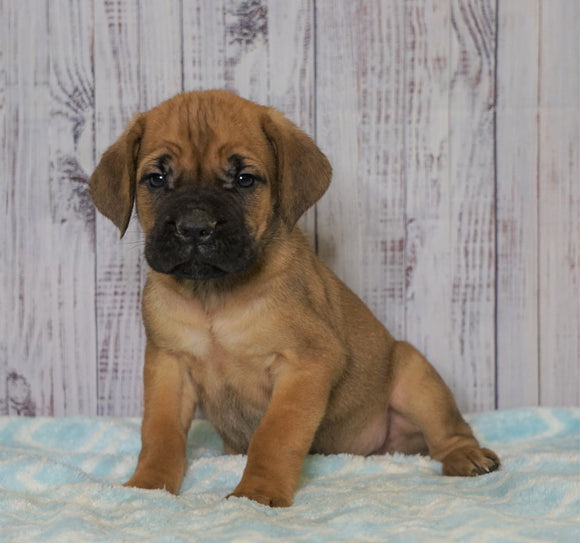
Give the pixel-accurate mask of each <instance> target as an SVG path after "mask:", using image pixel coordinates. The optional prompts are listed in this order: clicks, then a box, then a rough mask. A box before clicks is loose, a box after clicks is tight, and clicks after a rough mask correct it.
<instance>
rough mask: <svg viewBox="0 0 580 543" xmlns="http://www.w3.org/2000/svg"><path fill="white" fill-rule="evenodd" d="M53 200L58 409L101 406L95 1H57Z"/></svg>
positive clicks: (53, 14)
mask: <svg viewBox="0 0 580 543" xmlns="http://www.w3.org/2000/svg"><path fill="white" fill-rule="evenodd" d="M48 9H49V12H48V21H49V34H50V41H49V50H50V99H51V103H50V124H49V130H48V144H49V153H50V170H49V171H50V185H49V200H48V201H45V202H42V201H40V202H39V203H40V204H41V205H42V204H43V203H44V205H47V206H48V205H50V208H51V212H52V225H53V226H52V228H50V230H49V232H50V238H51V239H50V245H51V251H52V258H51V261H50V273H49V274H47V280H48V281H50V285H49V286H48V289H49V291H50V292H51V294H52V296H51V300H50V301H51V303H50V306H49V307H48V308H47V309H48V311H49V312H50V319H51V322H52V323H53V334H54V337H55V341H57V345H58V350H57V352H55V353H54V356H53V358H52V359H50V360H47V363H49V364H50V365H51V369H52V375H51V379H52V383H53V389H54V391H53V399H52V414H53V415H56V416H63V415H72V414H75V415H78V414H91V415H95V414H96V413H97V409H96V405H97V402H96V392H97V383H96V347H97V345H96V332H95V330H96V323H95V308H94V306H95V282H94V279H95V273H94V270H95V257H94V240H95V232H94V226H95V212H94V209H93V206H92V204H91V202H90V198H89V195H88V179H89V176H90V173H91V169H92V162H93V155H94V125H93V116H94V80H93V64H92V56H91V53H92V29H93V26H92V23H93V21H92V4H91V3H90V2H86V1H82V0H76V1H74V2H67V3H65V2H50V3H49V5H48Z"/></svg>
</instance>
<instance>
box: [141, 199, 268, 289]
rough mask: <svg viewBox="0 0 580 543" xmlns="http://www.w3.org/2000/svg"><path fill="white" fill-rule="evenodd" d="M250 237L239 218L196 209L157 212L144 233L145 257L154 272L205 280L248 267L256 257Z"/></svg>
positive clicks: (181, 277)
mask: <svg viewBox="0 0 580 543" xmlns="http://www.w3.org/2000/svg"><path fill="white" fill-rule="evenodd" d="M257 257H258V251H257V248H256V243H255V241H254V239H253V238H252V237H251V236H250V234H249V233H248V231H247V229H246V227H245V225H244V223H243V221H242V220H233V219H232V217H230V218H229V219H224V217H216V215H215V214H213V213H209V212H207V211H206V210H204V209H200V208H197V207H196V208H193V209H191V208H189V209H187V210H186V212H183V213H180V214H179V215H176V214H175V213H172V214H170V215H161V217H160V218H159V219H158V220H157V222H156V224H155V226H154V228H153V229H152V230H151V231H150V232H149V233H148V234H147V242H146V245H145V258H146V259H147V262H148V263H149V265H150V266H151V268H153V269H154V270H155V271H157V272H159V273H165V274H168V275H173V276H175V277H177V278H179V279H191V280H195V281H205V280H209V279H216V278H219V277H223V276H225V275H231V274H236V273H241V272H244V271H246V270H248V269H249V268H250V267H251V266H252V265H253V264H254V263H255V262H256V260H257Z"/></svg>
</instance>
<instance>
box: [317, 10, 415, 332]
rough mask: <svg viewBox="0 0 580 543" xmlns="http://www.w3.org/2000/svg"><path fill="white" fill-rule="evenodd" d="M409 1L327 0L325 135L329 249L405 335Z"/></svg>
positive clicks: (324, 239)
mask: <svg viewBox="0 0 580 543" xmlns="http://www.w3.org/2000/svg"><path fill="white" fill-rule="evenodd" d="M403 15H404V10H403V8H402V5H401V3H396V2H390V3H388V4H386V3H384V2H366V3H356V2H350V1H346V0H345V1H340V2H337V1H318V2H317V3H316V21H317V27H316V28H317V37H316V44H317V45H316V47H317V80H316V95H317V98H316V103H317V109H316V117H317V139H318V141H319V143H320V144H321V145H322V147H323V149H325V150H326V151H327V154H328V156H329V158H330V161H331V163H332V165H333V167H334V177H333V183H332V184H331V188H330V190H329V192H328V194H327V195H326V196H325V197H324V199H323V200H322V201H321V203H320V204H319V206H318V245H319V252H320V255H321V257H322V258H323V259H324V260H325V261H326V262H327V263H328V264H329V265H330V267H331V268H332V269H333V270H334V271H335V272H336V273H337V275H338V276H339V277H340V278H341V279H343V280H344V281H345V282H346V283H347V284H348V285H349V286H350V287H351V288H352V289H353V290H354V291H355V292H356V293H357V294H358V295H360V296H362V298H363V299H364V300H365V301H366V302H367V303H368V304H369V306H370V307H371V309H372V310H373V311H374V313H375V314H376V315H377V316H378V317H379V318H380V319H381V320H382V321H383V322H384V323H386V325H387V326H388V327H389V329H390V330H391V332H392V333H393V334H395V335H397V336H399V337H402V336H403V335H404V311H405V306H404V303H405V299H404V298H405V292H404V291H405V269H404V266H405V262H404V254H405V253H404V249H405V227H404V167H405V165H404V160H403V156H404V141H403V124H404V116H403V102H404V98H403V51H402V49H403V42H404V17H403Z"/></svg>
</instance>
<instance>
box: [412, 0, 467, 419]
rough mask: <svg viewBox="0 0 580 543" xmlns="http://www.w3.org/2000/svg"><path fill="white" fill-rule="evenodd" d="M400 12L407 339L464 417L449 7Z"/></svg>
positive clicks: (418, 2)
mask: <svg viewBox="0 0 580 543" xmlns="http://www.w3.org/2000/svg"><path fill="white" fill-rule="evenodd" d="M405 8H406V9H405V20H406V25H405V31H406V37H405V104H404V105H405V120H406V123H405V172H406V186H405V189H406V258H405V260H406V331H407V334H406V335H407V339H408V340H409V341H411V342H412V343H413V344H414V345H416V346H417V347H418V348H419V349H420V350H421V351H423V352H424V354H425V355H426V356H427V358H428V359H429V360H430V361H431V363H432V364H433V365H434V366H435V367H436V368H437V370H438V371H439V373H441V375H442V376H443V378H444V379H445V380H446V381H447V382H448V383H449V384H450V386H451V387H452V388H453V391H454V392H455V393H456V394H457V395H458V396H459V397H460V398H461V402H460V403H461V404H462V405H461V407H463V408H466V409H469V408H470V407H471V406H470V404H469V402H468V401H466V400H465V398H464V396H463V394H464V390H463V385H464V383H463V382H462V380H461V379H457V375H454V373H453V362H452V358H451V353H452V340H453V337H454V335H455V334H456V333H457V330H456V329H454V328H453V326H452V303H451V300H452V290H453V260H452V246H451V244H450V239H451V232H452V230H454V229H456V228H457V223H456V222H455V221H456V217H452V215H451V200H452V185H451V182H450V160H449V145H450V143H449V136H450V120H449V113H450V107H453V106H452V105H450V103H449V92H450V77H449V74H450V69H451V66H450V63H451V58H450V56H451V46H450V34H451V6H450V4H448V3H447V4H446V3H434V2H431V1H429V0H413V1H409V2H406V3H405ZM465 363H466V362H465Z"/></svg>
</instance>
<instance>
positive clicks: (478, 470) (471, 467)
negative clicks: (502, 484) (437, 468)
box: [443, 447, 501, 477]
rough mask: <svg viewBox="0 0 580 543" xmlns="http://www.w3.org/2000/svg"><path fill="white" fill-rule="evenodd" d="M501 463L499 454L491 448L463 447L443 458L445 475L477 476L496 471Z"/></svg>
mask: <svg viewBox="0 0 580 543" xmlns="http://www.w3.org/2000/svg"><path fill="white" fill-rule="evenodd" d="M500 465H501V463H500V461H499V458H498V457H497V455H496V454H495V453H494V452H493V451H491V450H489V449H480V448H479V447H462V448H461V449H455V450H454V451H451V452H450V453H449V454H448V455H447V456H446V457H445V458H444V459H443V475H449V476H459V477H476V476H478V475H485V474H486V473H491V472H492V471H496V470H497V469H499V467H500Z"/></svg>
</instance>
